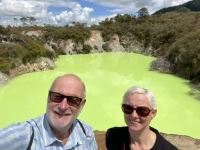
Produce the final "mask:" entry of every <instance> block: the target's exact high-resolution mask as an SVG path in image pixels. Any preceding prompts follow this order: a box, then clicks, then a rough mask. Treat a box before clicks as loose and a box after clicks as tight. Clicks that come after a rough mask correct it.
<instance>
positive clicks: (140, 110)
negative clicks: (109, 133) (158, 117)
mask: <svg viewBox="0 0 200 150" xmlns="http://www.w3.org/2000/svg"><path fill="white" fill-rule="evenodd" d="M134 110H135V111H136V112H137V114H138V115H139V116H141V117H146V116H148V115H149V113H150V111H151V110H150V109H149V108H148V107H144V106H140V107H137V108H134V107H132V106H130V105H128V104H122V111H123V112H124V113H125V114H132V113H133V111H134Z"/></svg>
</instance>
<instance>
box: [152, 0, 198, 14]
mask: <svg viewBox="0 0 200 150" xmlns="http://www.w3.org/2000/svg"><path fill="white" fill-rule="evenodd" d="M188 11H195V12H198V11H200V1H199V0H191V1H189V2H186V3H184V4H181V5H177V6H172V7H167V8H162V9H160V10H158V11H156V12H155V13H154V15H155V14H159V13H167V12H188Z"/></svg>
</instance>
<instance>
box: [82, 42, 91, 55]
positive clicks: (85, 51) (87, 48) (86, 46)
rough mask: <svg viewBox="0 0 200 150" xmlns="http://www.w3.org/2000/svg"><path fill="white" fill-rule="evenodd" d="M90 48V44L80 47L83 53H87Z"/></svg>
mask: <svg viewBox="0 0 200 150" xmlns="http://www.w3.org/2000/svg"><path fill="white" fill-rule="evenodd" d="M91 50H92V47H91V46H90V45H87V44H84V45H83V49H82V52H83V54H89V53H90V52H91Z"/></svg>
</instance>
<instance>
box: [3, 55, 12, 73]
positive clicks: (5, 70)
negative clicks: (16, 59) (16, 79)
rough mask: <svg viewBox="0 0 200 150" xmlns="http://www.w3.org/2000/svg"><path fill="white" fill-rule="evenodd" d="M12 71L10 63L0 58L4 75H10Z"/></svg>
mask: <svg viewBox="0 0 200 150" xmlns="http://www.w3.org/2000/svg"><path fill="white" fill-rule="evenodd" d="M10 69H11V64H10V62H9V61H8V60H5V59H4V58H2V57H0V71H1V72H3V73H6V74H9V70H10Z"/></svg>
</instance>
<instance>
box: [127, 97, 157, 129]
mask: <svg viewBox="0 0 200 150" xmlns="http://www.w3.org/2000/svg"><path fill="white" fill-rule="evenodd" d="M124 104H128V105H130V106H132V107H134V108H137V107H141V106H144V107H148V108H149V109H150V110H151V111H150V113H149V115H148V116H146V117H143V116H139V115H138V114H137V112H136V110H134V111H133V112H132V113H131V114H125V113H124V120H125V122H126V124H127V126H128V127H129V130H132V131H136V132H137V131H138V132H139V131H143V130H145V129H149V124H150V122H151V119H153V118H154V117H155V116H156V112H157V111H156V110H152V108H151V106H150V103H149V100H148V97H147V96H146V95H144V94H137V93H136V94H133V95H130V96H128V98H127V99H126V101H125V103H124Z"/></svg>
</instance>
